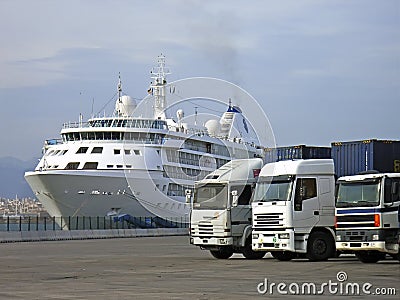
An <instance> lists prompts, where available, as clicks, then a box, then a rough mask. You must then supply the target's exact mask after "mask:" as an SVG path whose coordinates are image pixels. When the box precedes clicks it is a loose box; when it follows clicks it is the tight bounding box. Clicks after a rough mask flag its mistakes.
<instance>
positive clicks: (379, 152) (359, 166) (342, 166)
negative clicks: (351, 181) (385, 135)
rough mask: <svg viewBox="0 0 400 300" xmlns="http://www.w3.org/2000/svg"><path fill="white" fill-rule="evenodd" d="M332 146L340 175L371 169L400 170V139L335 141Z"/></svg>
mask: <svg viewBox="0 0 400 300" xmlns="http://www.w3.org/2000/svg"><path fill="white" fill-rule="evenodd" d="M331 146H332V158H333V160H334V163H335V173H336V175H337V176H338V177H340V176H347V175H355V174H358V173H360V172H364V171H370V170H376V171H379V172H382V173H383V172H400V141H391V140H376V139H371V140H364V141H351V142H333V143H332V144H331Z"/></svg>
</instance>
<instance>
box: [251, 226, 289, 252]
mask: <svg viewBox="0 0 400 300" xmlns="http://www.w3.org/2000/svg"><path fill="white" fill-rule="evenodd" d="M252 249H253V250H254V251H292V252H293V251H295V242H294V231H293V230H290V229H286V230H285V231H278V232H274V231H271V232H266V231H264V232H257V233H255V232H253V234H252Z"/></svg>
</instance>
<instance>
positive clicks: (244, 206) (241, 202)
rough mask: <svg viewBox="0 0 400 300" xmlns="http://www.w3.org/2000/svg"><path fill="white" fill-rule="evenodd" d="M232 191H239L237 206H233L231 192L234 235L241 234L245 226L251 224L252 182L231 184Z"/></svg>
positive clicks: (231, 201) (231, 200)
mask: <svg viewBox="0 0 400 300" xmlns="http://www.w3.org/2000/svg"><path fill="white" fill-rule="evenodd" d="M231 191H237V196H238V199H237V206H233V196H232V193H230V203H231V222H232V235H233V236H235V235H236V236H241V235H242V234H243V230H244V228H245V227H246V226H247V225H250V224H251V206H250V199H251V193H252V188H251V185H250V184H248V185H235V186H231Z"/></svg>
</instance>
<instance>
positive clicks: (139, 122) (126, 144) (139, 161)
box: [25, 55, 263, 228]
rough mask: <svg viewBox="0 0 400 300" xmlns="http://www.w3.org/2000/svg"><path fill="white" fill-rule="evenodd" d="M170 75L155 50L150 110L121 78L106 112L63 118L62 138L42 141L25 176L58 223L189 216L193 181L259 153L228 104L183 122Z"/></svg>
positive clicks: (242, 120)
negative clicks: (172, 103) (217, 112)
mask: <svg viewBox="0 0 400 300" xmlns="http://www.w3.org/2000/svg"><path fill="white" fill-rule="evenodd" d="M168 74H169V70H168V69H167V68H166V66H165V57H164V56H163V55H161V56H159V57H158V65H157V66H156V67H154V68H153V70H152V71H151V77H152V82H151V85H150V88H149V90H148V93H149V95H148V96H147V97H150V99H151V101H152V103H151V104H148V103H150V102H149V101H147V102H146V103H147V104H146V105H151V107H150V108H151V111H152V115H150V116H147V117H144V116H143V115H142V113H140V114H139V113H137V110H138V109H139V106H140V103H136V101H135V100H134V99H133V98H131V97H130V96H127V95H124V94H123V93H122V84H121V79H119V82H118V87H117V93H116V95H115V101H116V102H115V109H114V112H113V113H112V115H111V116H102V117H92V118H90V119H88V120H87V121H85V122H84V121H83V120H82V118H80V119H79V122H75V123H71V122H69V123H65V124H63V127H62V129H61V133H60V134H61V138H60V139H52V140H46V141H45V144H44V147H43V156H42V158H41V159H40V161H39V163H38V165H37V166H36V168H35V170H33V171H29V172H26V173H25V179H26V181H27V182H28V184H29V185H30V187H31V188H32V190H33V192H34V194H35V195H36V197H37V198H38V200H39V201H40V202H41V203H42V204H43V206H44V207H45V209H46V210H47V212H48V213H49V214H50V216H54V217H57V218H56V221H57V222H58V223H59V225H60V226H62V227H64V228H65V225H66V224H67V218H68V217H75V216H90V217H97V216H100V217H101V216H121V215H127V216H131V217H144V216H152V217H157V218H160V219H168V218H181V219H183V220H187V217H188V214H189V209H190V207H189V205H188V204H186V202H185V191H186V189H191V188H193V184H194V181H196V180H200V179H202V178H204V177H205V176H206V175H207V174H209V173H211V172H212V171H214V170H215V169H216V168H219V167H220V166H222V165H223V164H225V163H226V162H228V161H230V160H232V159H238V158H249V157H261V156H262V155H263V149H262V147H261V146H260V145H258V144H257V143H255V142H254V138H253V137H251V136H250V134H249V127H250V126H249V125H248V123H247V122H248V121H246V119H245V117H244V115H243V113H242V111H241V109H240V108H239V107H237V106H234V105H232V103H231V101H226V102H227V103H226V111H225V112H223V113H222V115H221V116H219V120H218V119H210V120H208V121H206V122H204V126H200V125H199V124H197V123H198V122H197V121H196V122H191V123H189V122H186V121H187V119H185V112H184V111H183V109H177V110H176V111H175V112H171V111H170V110H171V109H170V108H169V103H168V97H167V94H171V93H174V88H172V86H171V85H170V84H169V83H168V82H167V75H168ZM147 97H146V98H147ZM146 98H145V99H146ZM145 99H143V100H142V101H144V100H145ZM227 100H228V99H227ZM135 112H136V113H135ZM246 134H248V136H246Z"/></svg>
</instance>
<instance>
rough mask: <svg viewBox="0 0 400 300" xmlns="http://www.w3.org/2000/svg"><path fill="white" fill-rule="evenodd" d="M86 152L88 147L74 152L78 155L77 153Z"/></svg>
mask: <svg viewBox="0 0 400 300" xmlns="http://www.w3.org/2000/svg"><path fill="white" fill-rule="evenodd" d="M87 150H88V147H80V148H79V149H78V151H76V153H77V154H78V153H86V151H87Z"/></svg>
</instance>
